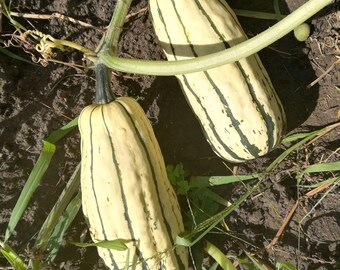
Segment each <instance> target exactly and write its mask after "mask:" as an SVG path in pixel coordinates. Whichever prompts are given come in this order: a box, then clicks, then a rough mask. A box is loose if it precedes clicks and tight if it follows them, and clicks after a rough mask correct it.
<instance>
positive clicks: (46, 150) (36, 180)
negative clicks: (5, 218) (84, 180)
mask: <svg viewBox="0 0 340 270" xmlns="http://www.w3.org/2000/svg"><path fill="white" fill-rule="evenodd" d="M76 125H77V118H75V119H73V120H72V121H71V122H70V123H68V124H67V125H65V126H64V127H62V128H60V129H59V130H57V131H54V132H52V133H51V134H50V136H48V137H47V138H46V139H45V140H43V149H42V152H41V153H40V156H39V158H38V160H37V162H36V164H35V165H34V167H33V170H32V171H31V173H30V175H29V177H28V180H27V182H26V184H25V186H24V188H23V190H22V191H21V193H20V196H19V199H18V201H17V202H16V204H15V207H14V209H13V211H12V215H11V217H10V220H9V223H8V225H7V228H6V232H5V242H6V241H7V240H8V239H9V237H10V236H11V235H12V233H13V231H14V229H15V227H16V225H17V224H18V222H19V220H20V218H21V216H22V214H23V212H24V211H25V209H26V207H27V205H28V203H29V200H30V199H31V197H32V195H33V193H34V191H35V190H36V189H37V187H38V186H39V184H40V181H41V179H42V177H43V175H44V174H45V172H46V170H47V168H48V166H49V164H50V162H51V160H52V157H53V155H54V152H55V148H56V146H55V143H56V142H57V141H58V140H60V139H61V138H63V137H64V136H66V135H67V134H68V133H69V132H71V131H72V130H73V128H74V127H75V126H76Z"/></svg>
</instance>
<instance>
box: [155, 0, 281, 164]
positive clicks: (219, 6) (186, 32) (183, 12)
mask: <svg viewBox="0 0 340 270" xmlns="http://www.w3.org/2000/svg"><path fill="white" fill-rule="evenodd" d="M149 8H150V13H151V16H152V20H153V25H154V29H155V32H156V34H157V36H158V39H159V41H160V45H161V46H162V48H163V49H164V52H165V54H166V56H167V58H168V60H169V61H176V60H182V59H189V58H193V57H197V56H203V55H207V54H210V53H213V52H217V51H221V50H224V49H226V48H229V47H231V46H234V45H236V44H238V43H240V42H242V41H244V40H246V39H247V37H246V34H245V33H244V31H243V30H242V27H241V25H240V24H239V22H238V20H237V18H236V15H235V14H234V12H233V11H232V9H231V8H230V7H229V6H228V5H227V4H226V3H225V1H222V0H176V1H175V0H150V1H149ZM177 78H178V80H179V82H180V84H181V87H182V89H183V93H184V95H185V97H186V99H187V101H188V103H189V105H190V106H191V108H192V110H193V112H194V113H195V115H196V117H197V119H198V120H199V122H200V124H201V126H202V129H203V131H204V134H205V136H206V139H207V141H208V142H209V143H210V145H211V147H212V149H213V150H214V152H215V153H216V154H217V155H218V156H220V157H222V158H223V159H225V160H227V161H231V162H244V161H246V160H250V159H254V158H256V157H259V156H262V155H265V154H266V153H268V152H269V151H271V150H273V149H274V148H275V147H276V146H277V145H278V144H279V143H280V142H281V138H282V136H283V133H284V130H285V119H286V118H285V113H284V110H283V107H282V105H281V102H280V100H279V98H278V96H277V94H276V92H275V90H274V87H273V85H272V83H271V81H270V78H269V76H268V73H267V72H266V70H265V68H264V67H263V65H262V63H261V61H260V59H259V57H258V56H257V55H252V56H250V57H248V58H246V59H241V60H239V61H237V62H235V63H233V64H228V65H224V66H221V67H217V68H213V69H210V70H207V71H203V72H195V73H191V74H186V75H180V76H177Z"/></svg>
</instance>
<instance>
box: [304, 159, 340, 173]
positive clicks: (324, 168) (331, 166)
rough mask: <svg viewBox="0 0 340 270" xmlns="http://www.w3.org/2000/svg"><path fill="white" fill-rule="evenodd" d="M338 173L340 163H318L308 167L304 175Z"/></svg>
mask: <svg viewBox="0 0 340 270" xmlns="http://www.w3.org/2000/svg"><path fill="white" fill-rule="evenodd" d="M330 171H340V161H337V162H330V163H320V164H313V165H310V166H308V167H307V168H306V169H305V170H304V173H319V172H330Z"/></svg>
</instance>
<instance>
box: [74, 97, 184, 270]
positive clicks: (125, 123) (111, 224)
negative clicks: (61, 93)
mask: <svg viewBox="0 0 340 270" xmlns="http://www.w3.org/2000/svg"><path fill="white" fill-rule="evenodd" d="M78 123H79V129H80V133H81V155H82V160H81V163H82V164H81V191H82V204H83V205H82V206H83V212H84V215H85V217H86V218H87V221H88V223H89V228H90V233H91V237H92V239H93V241H95V242H97V241H100V240H115V239H126V240H134V241H131V242H129V243H127V246H128V247H129V250H130V255H129V258H130V261H129V269H174V270H175V269H187V267H188V266H187V263H188V254H187V250H186V249H185V248H184V247H176V248H174V243H175V238H176V235H177V234H178V233H180V232H182V231H183V230H184V228H183V221H182V217H181V212H180V208H179V205H178V201H177V197H176V194H175V192H174V190H173V188H172V186H171V184H170V182H169V180H168V178H167V174H166V169H165V165H164V161H163V157H162V154H161V151H160V148H159V145H158V143H157V140H156V138H155V135H154V133H153V130H152V127H151V125H150V123H149V120H148V119H147V117H146V116H145V113H144V111H143V109H142V108H141V107H140V106H139V104H138V103H137V102H136V101H135V100H133V99H132V98H128V97H123V98H118V99H116V100H115V101H113V102H111V103H108V104H103V105H90V106H87V107H86V108H85V109H84V110H83V111H82V112H81V115H80V117H79V121H78ZM98 253H99V255H100V256H101V258H102V259H103V260H104V262H105V264H106V265H107V266H108V267H109V268H110V269H124V267H125V264H126V256H127V252H126V251H115V250H110V249H105V248H99V247H98Z"/></svg>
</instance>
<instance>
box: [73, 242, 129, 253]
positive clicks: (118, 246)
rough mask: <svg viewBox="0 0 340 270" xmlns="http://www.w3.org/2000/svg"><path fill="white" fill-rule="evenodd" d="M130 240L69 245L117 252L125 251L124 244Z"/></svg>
mask: <svg viewBox="0 0 340 270" xmlns="http://www.w3.org/2000/svg"><path fill="white" fill-rule="evenodd" d="M131 241H132V240H124V239H116V240H107V241H105V240H104V241H99V242H96V243H79V242H70V244H72V245H75V246H77V247H101V248H108V249H114V250H118V251H124V250H127V248H128V247H127V246H126V245H125V243H129V242H131Z"/></svg>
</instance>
